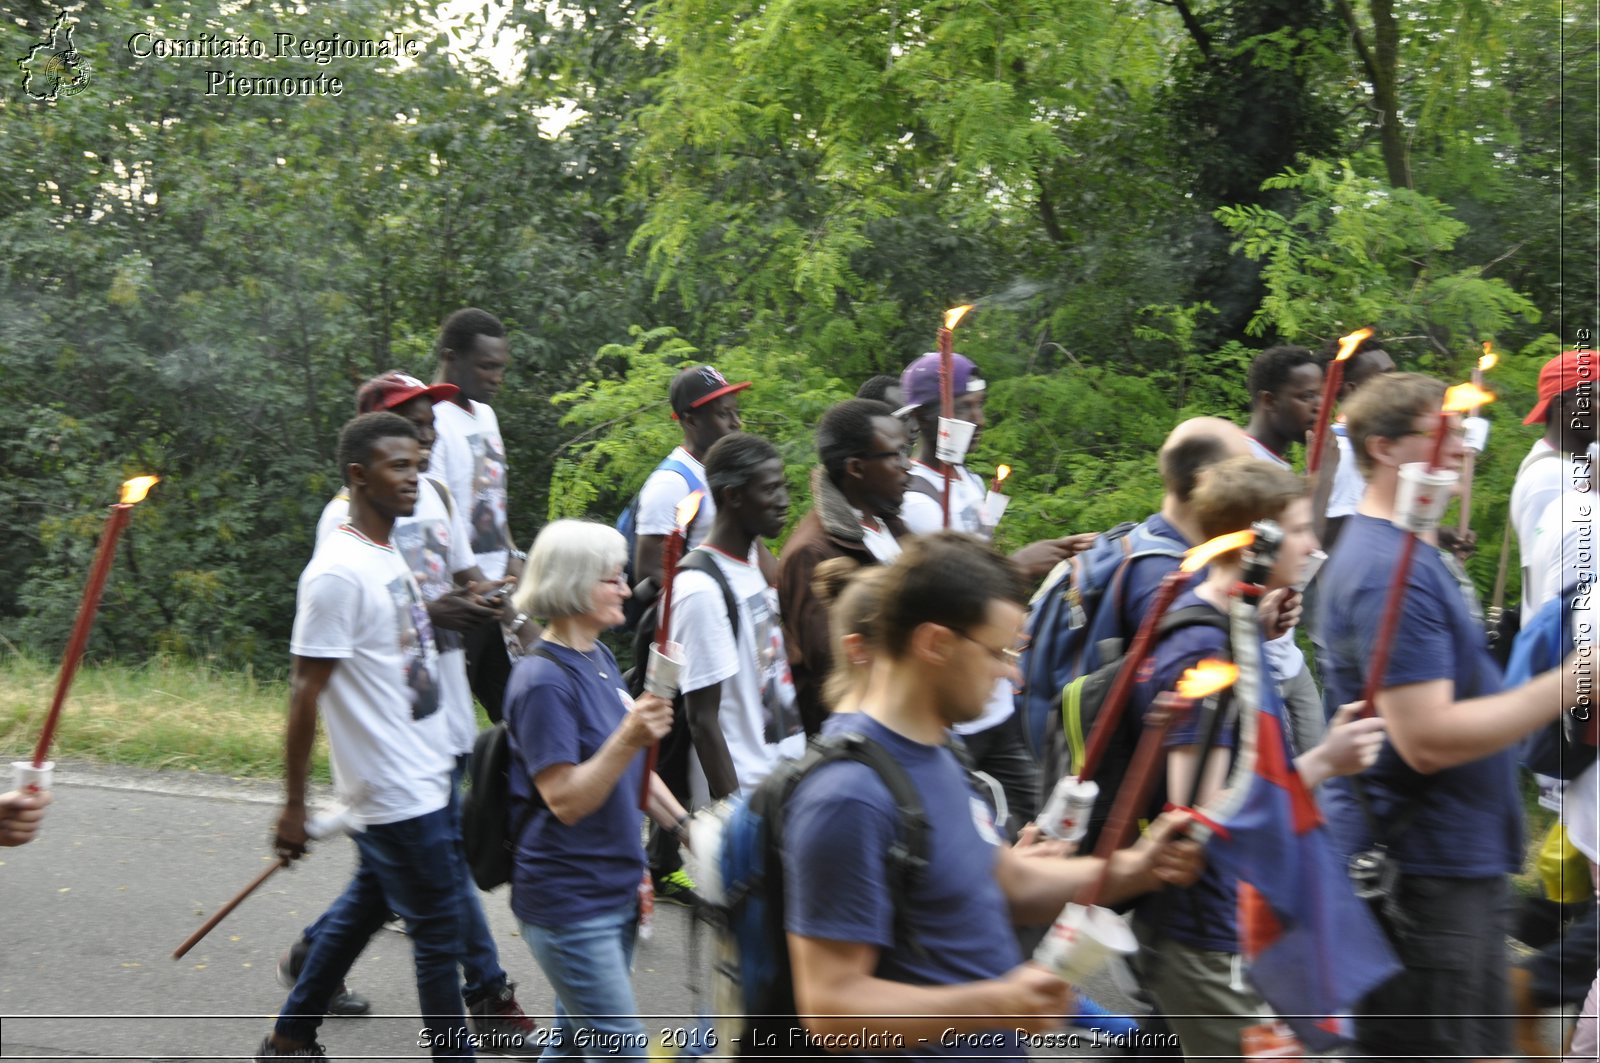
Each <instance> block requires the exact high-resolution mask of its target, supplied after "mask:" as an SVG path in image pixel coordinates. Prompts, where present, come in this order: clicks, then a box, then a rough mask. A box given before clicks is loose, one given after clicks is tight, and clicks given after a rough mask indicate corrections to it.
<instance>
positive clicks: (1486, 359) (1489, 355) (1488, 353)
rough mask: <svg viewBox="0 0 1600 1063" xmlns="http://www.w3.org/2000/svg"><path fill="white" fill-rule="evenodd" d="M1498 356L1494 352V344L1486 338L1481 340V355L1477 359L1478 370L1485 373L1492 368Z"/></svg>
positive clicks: (1498, 358)
mask: <svg viewBox="0 0 1600 1063" xmlns="http://www.w3.org/2000/svg"><path fill="white" fill-rule="evenodd" d="M1499 360H1500V356H1499V355H1498V354H1495V353H1494V344H1492V343H1490V342H1489V341H1488V340H1484V341H1483V357H1482V358H1479V359H1478V372H1480V373H1487V372H1488V371H1489V370H1491V369H1493V368H1494V366H1495V363H1496V362H1498V361H1499Z"/></svg>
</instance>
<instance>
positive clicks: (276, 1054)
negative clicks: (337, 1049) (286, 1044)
mask: <svg viewBox="0 0 1600 1063" xmlns="http://www.w3.org/2000/svg"><path fill="white" fill-rule="evenodd" d="M327 1051H328V1050H327V1049H325V1048H323V1047H322V1046H321V1045H319V1044H317V1042H315V1041H312V1042H311V1043H310V1044H307V1045H301V1046H300V1047H299V1048H296V1049H293V1050H292V1051H288V1052H285V1051H284V1050H283V1049H281V1048H274V1047H272V1038H270V1037H263V1038H262V1039H261V1047H260V1048H258V1049H256V1063H261V1061H262V1060H263V1059H311V1060H317V1059H320V1060H322V1063H329V1061H328V1056H327Z"/></svg>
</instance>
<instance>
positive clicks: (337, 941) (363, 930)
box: [277, 806, 473, 1059]
mask: <svg viewBox="0 0 1600 1063" xmlns="http://www.w3.org/2000/svg"><path fill="white" fill-rule="evenodd" d="M355 842H356V848H357V849H358V850H359V851H360V855H361V861H360V863H359V864H358V865H357V866H356V873H355V877H354V878H352V879H351V880H350V884H349V885H348V886H346V887H345V890H344V892H343V893H341V894H340V895H339V897H338V898H337V899H336V900H335V901H334V902H333V904H332V905H331V906H330V907H329V908H328V910H327V911H326V912H325V913H323V916H322V918H321V919H319V920H317V923H316V927H317V933H316V935H315V936H314V937H312V939H311V949H310V951H309V952H308V953H307V954H306V960H305V966H304V967H303V968H301V971H300V977H299V979H298V981H296V982H295V986H294V988H293V989H292V990H290V991H289V999H288V1000H286V1001H284V1004H283V1010H282V1011H281V1012H280V1013H279V1015H278V1023H277V1032H278V1034H279V1035H280V1036H282V1037H285V1038H287V1039H290V1040H293V1041H309V1040H312V1039H313V1038H315V1036H316V1032H317V1027H318V1026H319V1025H321V1023H322V1017H323V1014H324V1012H326V1011H327V1007H328V999H329V998H330V997H331V996H332V995H333V993H334V991H335V990H336V989H338V987H339V983H340V982H342V981H343V980H344V976H345V974H346V973H347V972H348V971H349V970H350V965H351V964H353V963H354V962H355V959H356V957H357V956H359V955H360V954H361V950H362V949H363V948H365V947H366V944H367V939H368V938H370V937H371V936H372V935H373V934H374V933H376V932H377V930H378V929H379V928H380V927H382V926H383V924H384V921H385V920H387V919H388V918H389V912H390V911H391V910H393V911H394V912H396V913H397V914H399V916H400V917H401V918H402V919H404V920H405V921H406V932H407V934H408V935H409V936H410V938H411V951H412V956H413V958H414V960H415V963H416V971H417V1001H418V1003H419V1004H420V1005H421V1011H422V1020H423V1025H424V1026H425V1027H427V1028H428V1029H429V1030H430V1032H431V1034H432V1038H433V1040H432V1042H431V1047H432V1049H433V1054H434V1056H435V1057H449V1058H467V1059H470V1058H473V1051H472V1048H471V1043H470V1041H469V1040H468V1037H467V1024H466V1016H465V1014H464V1012H463V1009H462V1004H461V978H460V975H459V974H458V973H457V971H456V967H457V964H459V963H460V962H461V939H462V930H463V923H464V922H465V920H464V919H463V917H462V906H461V888H460V881H461V875H462V874H464V873H465V872H464V871H463V870H461V869H459V868H457V866H456V865H457V864H459V863H461V846H460V840H459V835H458V832H457V831H456V829H455V825H454V822H453V819H452V813H451V810H450V808H449V807H448V806H446V807H444V808H441V809H439V810H438V811H436V812H429V813H427V814H426V815H421V816H417V817H416V818H415V819H404V820H401V821H399V822H398V823H383V824H377V825H373V826H369V827H368V828H367V829H366V830H365V831H362V832H360V833H358V834H356V835H355Z"/></svg>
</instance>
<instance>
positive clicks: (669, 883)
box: [654, 867, 700, 908]
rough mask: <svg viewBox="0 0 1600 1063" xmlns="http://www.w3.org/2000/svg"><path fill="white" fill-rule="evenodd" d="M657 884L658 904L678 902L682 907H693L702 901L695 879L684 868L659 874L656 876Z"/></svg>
mask: <svg viewBox="0 0 1600 1063" xmlns="http://www.w3.org/2000/svg"><path fill="white" fill-rule="evenodd" d="M654 882H655V886H656V903H657V904H676V905H678V906H679V907H680V908H693V907H694V906H695V905H697V904H699V903H700V895H699V894H698V893H696V892H695V891H694V879H692V878H690V877H689V873H688V872H686V871H685V870H684V869H683V868H681V867H680V868H678V870H676V871H674V872H672V873H671V874H670V875H659V876H656V877H655V878H654Z"/></svg>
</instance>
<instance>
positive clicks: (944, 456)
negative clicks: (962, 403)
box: [934, 417, 978, 465]
mask: <svg viewBox="0 0 1600 1063" xmlns="http://www.w3.org/2000/svg"><path fill="white" fill-rule="evenodd" d="M977 430H978V426H977V425H975V424H973V423H972V422H971V421H962V420H959V419H957V418H955V417H941V418H939V439H938V446H937V447H935V448H934V452H935V453H936V454H938V455H939V460H940V461H948V462H949V463H950V464H952V465H960V464H962V463H963V462H965V461H966V460H967V448H968V447H970V446H972V434H973V433H974V432H976V431H977Z"/></svg>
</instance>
